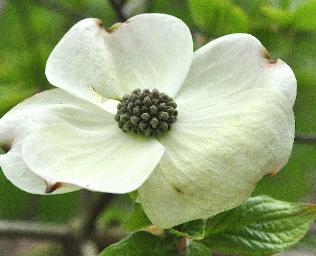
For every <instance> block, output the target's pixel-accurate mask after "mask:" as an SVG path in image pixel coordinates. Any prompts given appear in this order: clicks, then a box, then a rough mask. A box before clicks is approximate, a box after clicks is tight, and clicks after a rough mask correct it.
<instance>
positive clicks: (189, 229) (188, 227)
mask: <svg viewBox="0 0 316 256" xmlns="http://www.w3.org/2000/svg"><path fill="white" fill-rule="evenodd" d="M170 232H171V233H172V234H174V235H176V236H181V237H187V238H190V239H193V240H201V239H203V238H204V234H205V221H204V220H201V219H200V220H193V221H189V222H187V223H184V224H181V225H179V226H176V227H173V228H172V229H170Z"/></svg>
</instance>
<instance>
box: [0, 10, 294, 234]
mask: <svg viewBox="0 0 316 256" xmlns="http://www.w3.org/2000/svg"><path fill="white" fill-rule="evenodd" d="M46 76H47V78H48V80H49V82H50V83H51V84H53V85H55V86H56V87H58V88H56V89H53V90H48V91H45V92H42V93H39V94H37V95H35V96H33V97H31V98H30V99H28V100H26V101H24V102H22V103H21V104H19V105H18V106H16V107H15V108H13V109H12V110H11V111H9V112H8V113H7V114H6V115H5V116H4V117H2V118H1V120H0V145H1V146H2V147H4V148H6V149H7V152H6V153H5V154H2V155H0V166H1V168H2V170H3V172H4V174H5V175H6V177H7V178H8V179H9V180H10V181H11V182H12V183H13V184H15V185H16V186H18V187H19V188H21V189H23V190H25V191H27V192H30V193H36V194H48V193H65V192H70V191H74V190H78V189H81V188H86V189H89V190H93V191H101V192H110V193H127V192H130V191H133V190H136V189H138V201H139V202H140V203H141V204H142V206H143V208H144V210H145V212H146V214H147V215H148V217H149V218H150V220H151V221H152V222H153V223H154V224H156V225H158V226H160V227H161V228H168V227H172V226H175V225H177V224H180V223H183V222H186V221H189V220H193V219H198V218H205V217H209V216H211V215H214V214H217V213H219V212H222V211H225V210H228V209H230V208H232V207H235V206H238V205H239V204H241V203H242V202H243V201H244V200H245V199H247V198H248V197H249V195H250V194H251V193H252V191H253V189H254V187H255V184H256V183H257V182H258V181H259V180H260V179H261V178H262V177H263V176H264V175H266V174H269V173H276V172H278V171H279V170H280V169H281V168H282V167H283V166H284V165H285V164H286V162H287V161H288V158H289V156H290V153H291V150H292V146H293V139H294V115H293V104H294V101H295V96H296V80H295V76H294V74H293V72H292V70H291V68H290V67H289V66H288V65H286V64H285V63H284V62H283V61H281V60H271V58H270V57H269V55H268V54H267V52H266V50H265V48H264V47H263V46H262V45H261V43H260V42H259V41H258V40H257V39H256V38H255V37H253V36H251V35H248V34H231V35H227V36H224V37H221V38H218V39H216V40H214V41H212V42H210V43H208V44H206V45H205V46H203V47H201V48H200V49H198V50H197V51H196V52H194V53H193V43H192V37H191V34H190V30H189V29H188V27H187V26H186V25H185V24H184V23H183V22H182V21H181V20H179V19H177V18H175V17H172V16H169V15H163V14H141V15H137V16H135V17H132V18H131V19H129V20H128V21H126V22H124V23H122V24H120V25H116V26H114V27H112V28H111V29H109V30H106V29H104V28H103V25H102V22H101V21H100V20H98V19H85V20H82V21H80V22H78V23H77V24H76V25H74V26H73V27H72V28H71V29H70V30H69V32H67V33H66V35H65V36H64V37H63V38H62V39H61V41H60V42H59V43H58V44H57V46H56V47H55V49H54V50H53V51H52V53H51V55H50V57H49V59H48V61H47V65H46ZM137 88H139V89H137ZM147 88H148V89H147ZM135 89H136V90H135ZM124 95H125V96H124ZM175 102H176V103H177V104H176V103H175ZM178 111H179V114H178ZM118 126H119V127H118ZM120 128H121V129H120ZM122 130H123V131H125V132H123V131H122ZM161 134H163V136H160V135H161Z"/></svg>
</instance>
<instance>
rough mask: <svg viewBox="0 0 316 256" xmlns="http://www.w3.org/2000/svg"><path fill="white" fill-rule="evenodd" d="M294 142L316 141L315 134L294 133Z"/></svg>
mask: <svg viewBox="0 0 316 256" xmlns="http://www.w3.org/2000/svg"><path fill="white" fill-rule="evenodd" d="M295 142H297V143H316V134H302V133H296V134H295Z"/></svg>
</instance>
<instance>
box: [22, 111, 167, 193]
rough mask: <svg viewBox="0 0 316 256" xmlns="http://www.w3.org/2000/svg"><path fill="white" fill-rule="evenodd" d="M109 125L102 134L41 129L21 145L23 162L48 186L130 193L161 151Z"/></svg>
mask: <svg viewBox="0 0 316 256" xmlns="http://www.w3.org/2000/svg"><path fill="white" fill-rule="evenodd" d="M112 118H113V117H112ZM106 121H108V120H105V122H106ZM111 124H112V125H111ZM111 124H110V123H108V124H107V125H106V127H104V128H105V129H102V130H100V131H88V130H83V129H80V128H77V127H71V126H68V125H53V126H50V127H45V128H43V129H41V130H40V131H38V132H36V133H34V134H32V135H31V136H30V137H29V138H28V139H27V140H26V142H25V143H23V146H22V155H23V159H24V160H25V162H26V163H27V165H28V166H29V167H30V168H31V169H32V171H33V172H34V173H36V174H38V175H39V176H41V177H44V178H45V179H47V180H53V181H55V182H57V181H60V182H67V183H72V184H76V185H78V186H80V187H83V188H87V189H89V190H94V191H100V192H109V193H128V192H131V191H133V190H135V189H137V188H138V187H140V186H141V185H142V184H143V182H144V181H145V180H146V179H147V178H148V176H149V175H150V174H151V172H152V171H153V170H154V169H155V167H156V165H157V164H158V162H159V160H160V158H161V157H162V155H163V153H164V148H163V146H162V145H161V144H160V143H159V142H158V141H157V140H155V139H149V138H142V137H138V136H137V137H136V136H131V135H129V134H125V133H124V132H122V131H121V130H120V129H118V127H117V125H116V124H115V123H114V122H113V121H112V120H111Z"/></svg>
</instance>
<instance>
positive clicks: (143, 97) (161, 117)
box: [115, 88, 178, 136]
mask: <svg viewBox="0 0 316 256" xmlns="http://www.w3.org/2000/svg"><path fill="white" fill-rule="evenodd" d="M176 108H177V104H176V103H175V102H174V101H173V99H172V98H171V97H169V96H168V95H167V94H165V93H160V92H159V91H158V90H157V89H153V90H152V91H150V90H149V89H144V90H143V91H142V90H141V89H139V88H138V89H135V90H134V91H133V92H132V93H131V94H130V95H129V94H126V95H124V97H123V99H122V101H121V103H119V104H118V105H117V109H118V111H117V113H116V115H115V120H116V121H117V122H118V126H119V127H120V128H121V129H122V130H123V131H125V132H132V133H135V134H140V135H146V136H159V135H161V134H163V133H165V132H166V131H168V130H170V129H171V125H172V124H173V123H174V122H175V121H176V120H177V115H178V111H177V110H176Z"/></svg>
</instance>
